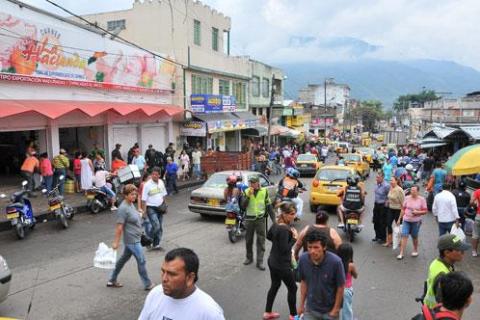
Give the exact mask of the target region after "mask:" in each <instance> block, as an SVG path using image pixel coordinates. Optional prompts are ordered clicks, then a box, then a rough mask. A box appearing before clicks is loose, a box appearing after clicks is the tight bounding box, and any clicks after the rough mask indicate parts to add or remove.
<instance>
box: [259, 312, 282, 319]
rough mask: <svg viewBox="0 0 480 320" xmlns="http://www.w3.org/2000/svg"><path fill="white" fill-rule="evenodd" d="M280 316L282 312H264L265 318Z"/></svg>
mask: <svg viewBox="0 0 480 320" xmlns="http://www.w3.org/2000/svg"><path fill="white" fill-rule="evenodd" d="M279 317H280V313H278V312H264V313H263V320H271V319H277V318H279Z"/></svg>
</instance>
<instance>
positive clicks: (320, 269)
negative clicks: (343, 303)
mask: <svg viewBox="0 0 480 320" xmlns="http://www.w3.org/2000/svg"><path fill="white" fill-rule="evenodd" d="M298 270H299V272H300V279H301V280H302V281H305V282H306V283H307V288H308V289H307V304H306V310H308V311H314V312H318V313H328V312H330V310H332V308H333V306H334V304H335V295H336V293H337V288H339V287H342V286H344V285H345V270H344V268H343V263H342V260H341V259H340V258H339V257H338V256H337V255H336V254H333V253H331V252H328V251H326V252H325V257H324V259H323V261H322V262H321V263H320V264H319V265H315V264H314V263H313V262H312V260H311V259H310V255H309V254H308V252H305V253H304V254H302V256H301V257H300V260H299V262H298Z"/></svg>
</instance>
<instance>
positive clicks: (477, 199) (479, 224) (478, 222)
mask: <svg viewBox="0 0 480 320" xmlns="http://www.w3.org/2000/svg"><path fill="white" fill-rule="evenodd" d="M470 205H471V206H476V207H477V214H476V215H475V225H474V227H473V235H472V256H473V257H477V256H478V253H477V247H478V239H479V238H480V189H477V190H475V192H474V193H473V194H472V199H471V200H470Z"/></svg>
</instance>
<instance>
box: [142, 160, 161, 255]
mask: <svg viewBox="0 0 480 320" xmlns="http://www.w3.org/2000/svg"><path fill="white" fill-rule="evenodd" d="M160 171H161V169H160V168H159V167H154V168H153V169H152V173H151V175H150V178H151V179H150V180H148V181H147V182H145V184H144V186H143V191H142V208H143V212H144V213H146V214H147V216H148V219H149V220H150V223H151V224H152V228H151V231H150V237H151V238H152V239H153V244H152V245H153V249H155V250H161V249H162V247H160V240H161V239H162V234H163V227H162V222H163V214H164V212H160V210H159V206H160V205H162V203H163V202H164V201H165V198H164V197H165V196H166V195H167V189H166V188H165V184H164V183H163V181H162V180H161V179H160Z"/></svg>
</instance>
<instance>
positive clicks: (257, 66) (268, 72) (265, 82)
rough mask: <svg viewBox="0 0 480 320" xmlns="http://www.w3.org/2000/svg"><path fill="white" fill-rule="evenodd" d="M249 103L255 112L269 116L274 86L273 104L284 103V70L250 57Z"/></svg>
mask: <svg viewBox="0 0 480 320" xmlns="http://www.w3.org/2000/svg"><path fill="white" fill-rule="evenodd" d="M250 70H251V80H250V91H249V104H250V110H251V111H252V113H253V114H255V115H259V116H267V114H268V107H269V106H270V101H271V96H272V80H273V86H274V95H273V105H276V106H280V105H283V80H284V75H283V71H282V70H281V69H279V68H275V67H272V66H269V65H267V64H265V63H263V62H260V61H256V60H252V59H250Z"/></svg>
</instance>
